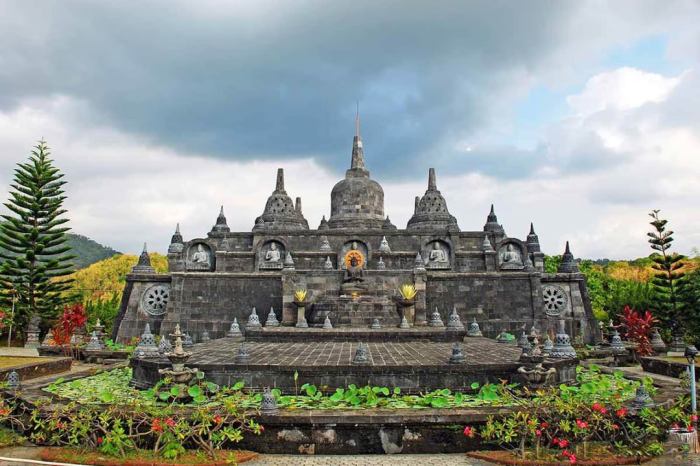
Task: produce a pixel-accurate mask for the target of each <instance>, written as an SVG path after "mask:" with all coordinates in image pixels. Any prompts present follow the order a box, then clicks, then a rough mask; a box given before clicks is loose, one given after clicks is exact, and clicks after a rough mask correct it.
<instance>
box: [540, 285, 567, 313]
mask: <svg viewBox="0 0 700 466" xmlns="http://www.w3.org/2000/svg"><path fill="white" fill-rule="evenodd" d="M542 299H543V301H544V312H545V313H546V314H547V315H548V316H553V317H558V316H559V315H561V313H562V311H564V310H565V309H566V305H567V303H568V302H569V298H568V297H567V295H566V291H565V290H564V288H562V287H561V286H559V285H545V286H543V287H542Z"/></svg>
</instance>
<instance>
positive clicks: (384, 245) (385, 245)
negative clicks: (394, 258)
mask: <svg viewBox="0 0 700 466" xmlns="http://www.w3.org/2000/svg"><path fill="white" fill-rule="evenodd" d="M379 252H385V253H390V252H391V248H390V247H389V241H387V239H386V236H382V241H381V243H379Z"/></svg>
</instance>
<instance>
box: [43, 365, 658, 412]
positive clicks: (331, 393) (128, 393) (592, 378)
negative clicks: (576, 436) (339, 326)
mask: <svg viewBox="0 0 700 466" xmlns="http://www.w3.org/2000/svg"><path fill="white" fill-rule="evenodd" d="M131 375H132V372H131V369H130V368H128V367H127V368H119V369H114V370H111V371H105V372H100V373H98V374H96V375H93V376H90V377H85V378H81V379H76V380H72V381H64V380H62V379H57V380H56V381H55V382H53V383H52V384H50V385H48V386H47V387H45V388H44V390H45V391H47V392H49V393H52V394H54V395H56V396H58V397H60V398H65V399H68V400H73V401H77V402H80V403H85V404H147V405H158V404H171V402H172V400H173V399H174V398H176V397H177V396H178V395H179V394H180V393H179V392H178V391H179V390H182V389H181V388H178V387H171V388H168V387H167V386H165V385H162V384H160V383H159V384H158V385H156V386H155V387H153V388H151V389H148V390H138V389H136V388H134V387H132V386H130V385H129V382H130V381H131ZM639 384H640V383H639V382H636V381H632V380H628V379H625V378H624V377H623V375H622V373H621V372H615V373H614V374H602V373H601V372H600V371H599V369H598V368H597V367H596V366H591V367H589V368H588V369H584V368H583V367H578V368H577V383H576V384H575V385H560V386H559V387H558V388H555V390H557V391H558V393H559V396H561V397H562V398H563V399H572V400H574V399H577V400H587V401H610V400H611V399H613V398H614V399H615V400H617V401H624V400H627V399H630V398H632V397H634V393H635V390H636V388H637V387H638V386H639ZM649 385H650V384H649ZM186 389H187V395H188V396H189V398H190V399H191V401H190V403H189V404H190V405H198V406H201V405H212V406H214V405H216V404H217V403H220V402H222V396H221V395H227V394H230V395H231V396H234V395H235V398H236V403H237V404H238V406H240V407H241V408H249V409H256V408H259V407H260V402H261V400H262V394H261V393H254V392H247V391H246V390H245V386H244V384H243V382H237V383H236V384H234V385H232V386H229V387H219V386H218V385H216V384H214V383H211V382H207V381H206V380H204V374H203V373H199V374H198V380H197V381H196V383H195V384H193V385H191V386H189V387H187V388H186ZM517 389H518V387H517V385H514V384H510V385H505V384H504V385H496V384H485V385H480V384H478V383H473V384H472V385H471V391H470V392H469V393H461V392H451V391H450V390H448V389H442V390H435V391H432V392H426V393H423V394H419V395H405V394H402V393H401V391H400V389H398V388H390V387H372V386H364V387H357V386H355V385H350V386H348V387H347V388H338V389H335V390H324V389H323V388H322V387H317V386H315V385H311V384H303V385H301V386H300V387H299V389H298V391H297V393H295V394H282V393H280V391H279V390H277V389H274V390H272V392H273V394H274V395H275V397H276V399H277V404H278V406H279V407H280V408H282V409H329V410H332V409H372V408H385V409H407V408H408V409H426V408H470V407H479V406H507V405H510V404H511V400H512V397H510V396H504V390H508V391H513V390H517ZM537 393H538V392H534V393H530V392H527V395H528V396H537ZM216 394H218V396H216V397H214V396H212V395H216ZM214 398H216V400H213V399H214ZM223 399H224V400H225V397H224V398H223Z"/></svg>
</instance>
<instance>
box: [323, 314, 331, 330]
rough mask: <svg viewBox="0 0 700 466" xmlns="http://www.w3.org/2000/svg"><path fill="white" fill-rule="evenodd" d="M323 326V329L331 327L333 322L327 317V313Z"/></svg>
mask: <svg viewBox="0 0 700 466" xmlns="http://www.w3.org/2000/svg"><path fill="white" fill-rule="evenodd" d="M323 328H325V329H331V328H333V324H332V323H331V319H330V317H328V314H326V318H325V320H324V321H323Z"/></svg>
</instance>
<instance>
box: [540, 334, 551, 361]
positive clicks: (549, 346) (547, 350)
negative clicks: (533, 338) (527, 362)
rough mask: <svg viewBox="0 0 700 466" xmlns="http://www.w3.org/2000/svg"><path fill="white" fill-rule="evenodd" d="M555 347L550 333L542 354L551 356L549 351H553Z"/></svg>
mask: <svg viewBox="0 0 700 466" xmlns="http://www.w3.org/2000/svg"><path fill="white" fill-rule="evenodd" d="M553 349H554V342H553V341H552V339H551V338H549V335H547V339H546V340H545V341H544V345H543V346H542V354H544V355H545V356H549V353H551V352H552V350H553Z"/></svg>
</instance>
